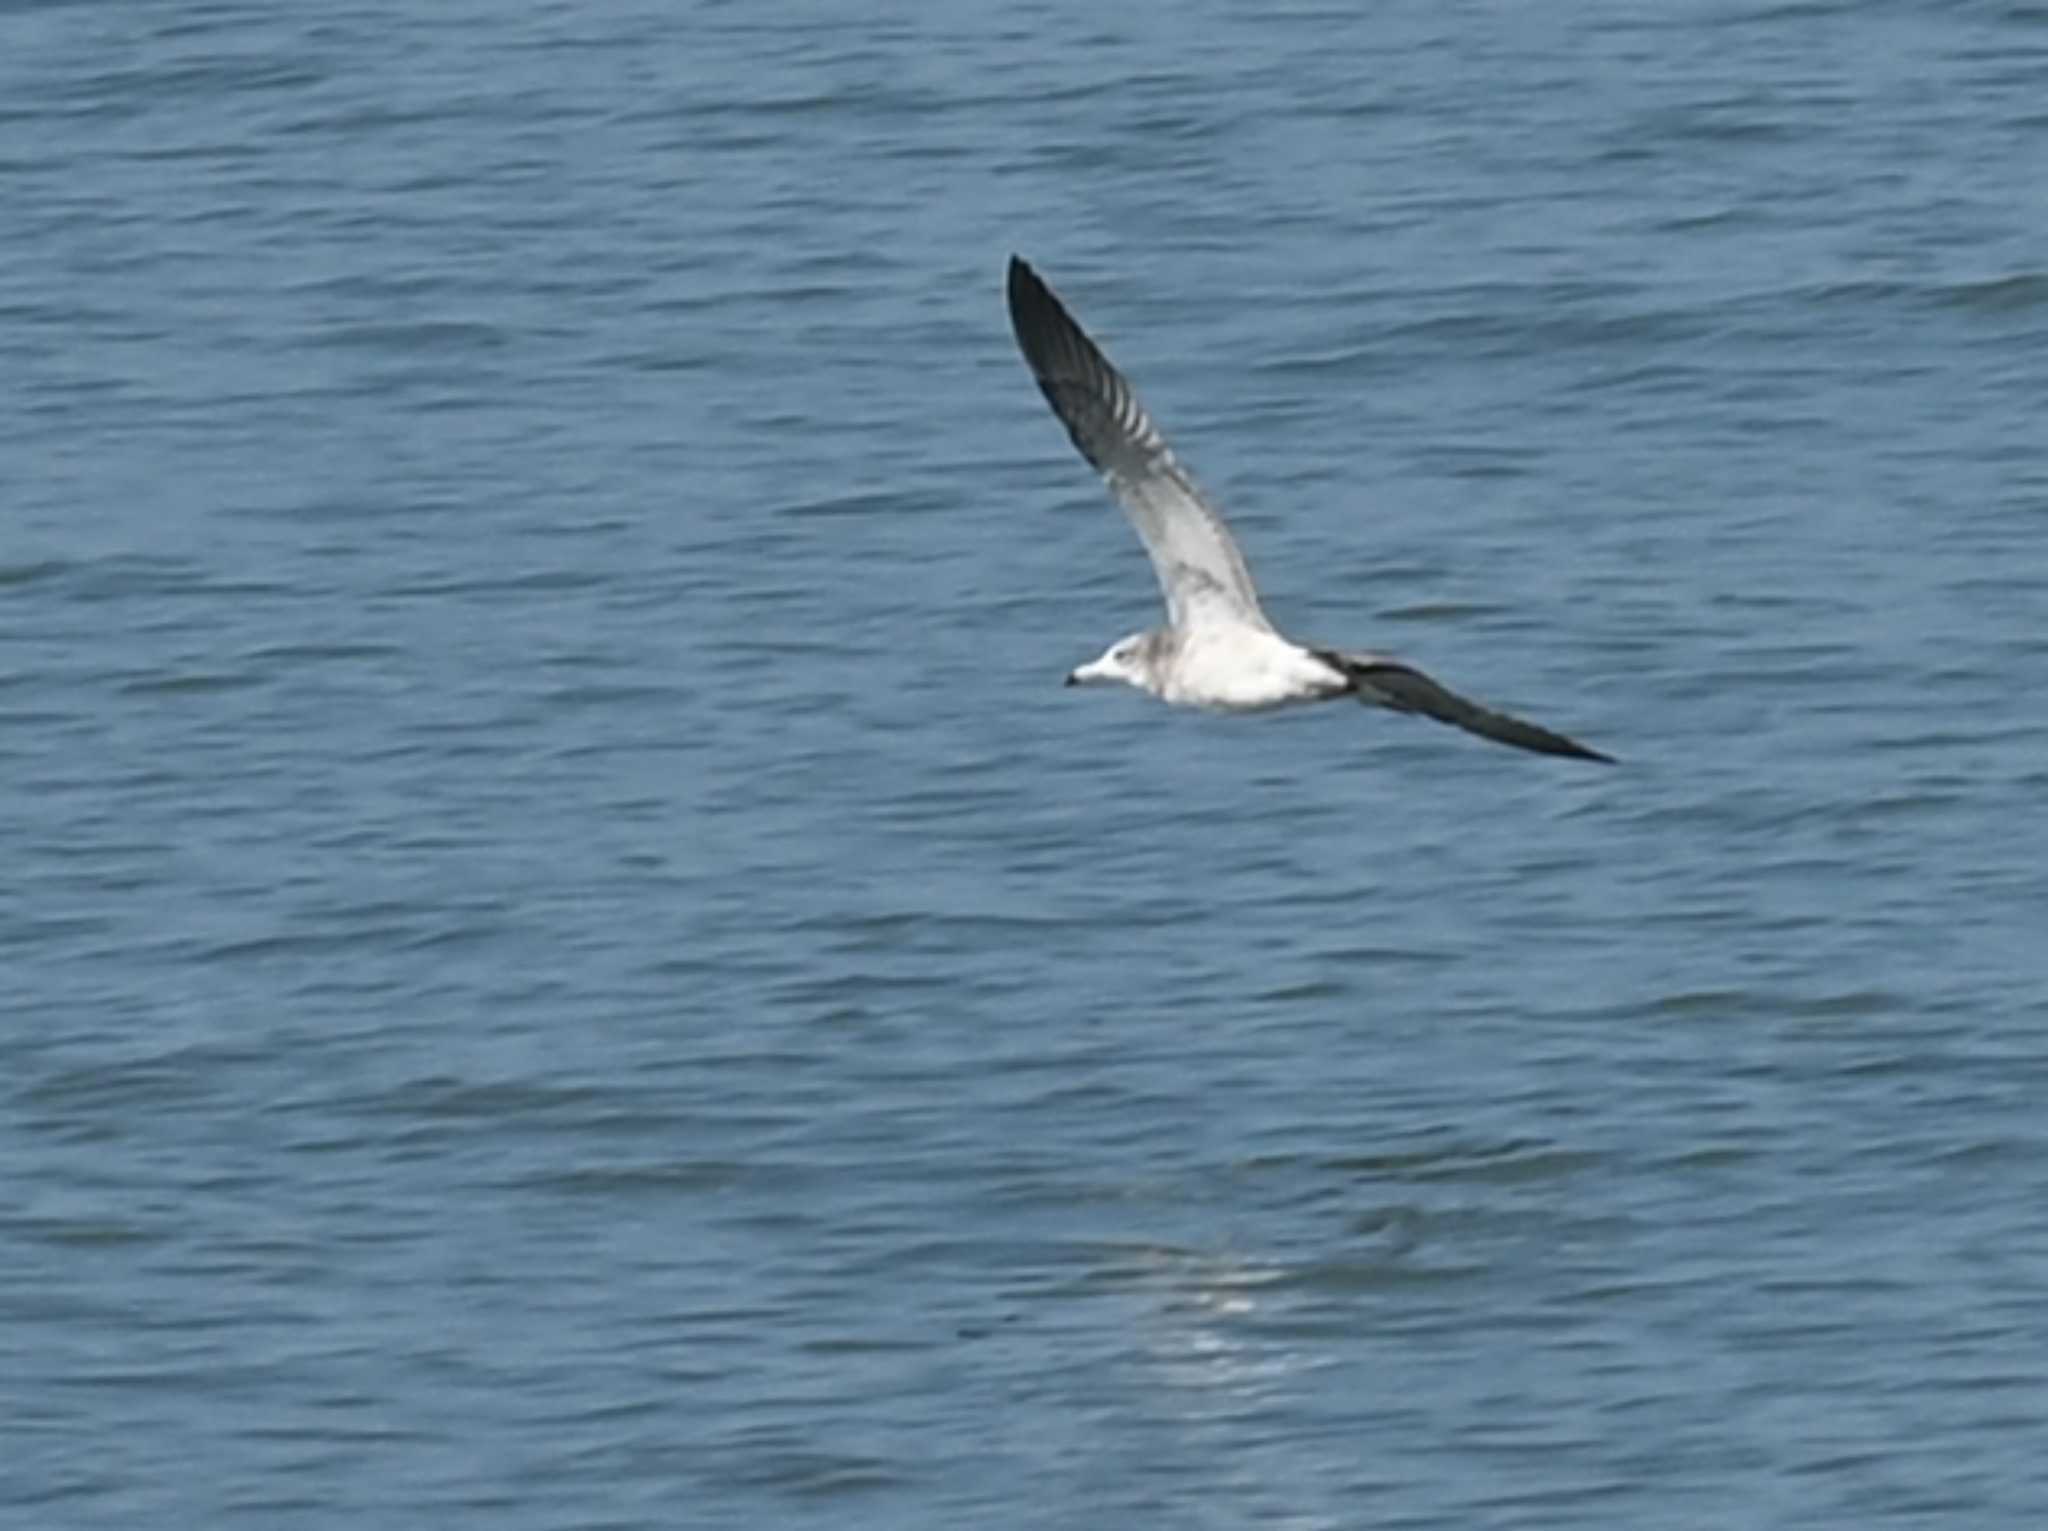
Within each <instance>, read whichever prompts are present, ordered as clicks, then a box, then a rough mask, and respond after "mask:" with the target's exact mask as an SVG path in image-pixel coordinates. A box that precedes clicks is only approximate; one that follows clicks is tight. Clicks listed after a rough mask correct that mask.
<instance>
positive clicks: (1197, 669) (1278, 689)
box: [1159, 626, 1345, 712]
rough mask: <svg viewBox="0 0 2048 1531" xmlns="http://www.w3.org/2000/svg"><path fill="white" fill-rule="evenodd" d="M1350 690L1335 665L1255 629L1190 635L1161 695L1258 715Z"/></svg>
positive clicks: (1201, 631)
mask: <svg viewBox="0 0 2048 1531" xmlns="http://www.w3.org/2000/svg"><path fill="white" fill-rule="evenodd" d="M1344 686H1345V681H1344V677H1343V676H1342V675H1341V674H1339V673H1338V672H1337V671H1336V670H1335V669H1333V668H1332V667H1331V666H1330V665H1328V664H1325V663H1324V662H1323V661H1322V660H1320V659H1318V658H1316V657H1315V655H1313V654H1311V653H1309V651H1308V650H1307V649H1304V648H1299V647H1297V646H1295V645H1294V644H1292V643H1289V642H1288V641H1287V640H1286V639H1285V638H1282V637H1280V636H1279V635H1278V634H1276V633H1272V632H1261V631H1259V630H1257V629H1254V628H1249V627H1235V626H1232V627H1215V628H1202V629H1197V630H1195V631H1193V632H1190V633H1188V634H1186V635H1185V636H1184V637H1183V638H1182V640H1181V647H1180V652H1179V653H1178V654H1177V655H1176V656H1175V662H1174V664H1173V666H1172V668H1171V669H1170V670H1169V671H1168V673H1167V676H1166V680H1165V684H1164V685H1162V686H1161V687H1160V691H1159V694H1160V696H1162V697H1163V698H1165V699H1166V700H1167V701H1169V702H1174V703H1178V704H1180V705H1182V706H1188V707H1214V708H1218V709H1220V710H1222V711H1225V712H1258V711H1262V710H1264V709H1266V708H1269V707H1286V706H1289V705H1291V704H1293V703H1296V702H1319V701H1322V700H1323V699H1324V698H1326V697H1330V696H1334V695H1336V694H1337V693H1338V692H1340V691H1342V690H1343V689H1344Z"/></svg>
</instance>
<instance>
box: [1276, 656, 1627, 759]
mask: <svg viewBox="0 0 2048 1531" xmlns="http://www.w3.org/2000/svg"><path fill="white" fill-rule="evenodd" d="M1316 652H1317V653H1318V654H1319V655H1320V656H1321V657H1323V658H1325V659H1328V660H1329V661H1331V662H1332V663H1334V664H1335V665H1337V667H1338V668H1339V669H1341V670H1343V671H1344V673H1345V674H1346V675H1347V676H1348V677H1350V680H1351V685H1352V690H1353V691H1354V693H1355V694H1356V695H1357V697H1358V699H1359V700H1360V701H1363V702H1371V703H1373V704H1375V705H1377V706H1380V707H1391V708H1393V709H1394V710H1395V711H1396V712H1415V713H1420V714H1421V715H1422V716H1424V717H1426V718H1435V719H1436V720H1437V722H1439V723H1449V724H1451V725H1453V726H1454V727H1457V728H1462V729H1464V730H1465V731H1466V732H1467V733H1474V734H1477V735H1479V737H1480V738H1482V739H1492V740H1494V741H1495V742H1496V743H1499V744H1511V745H1513V746H1514V747H1515V748H1516V749H1520V750H1534V751H1535V752H1536V753H1537V754H1539V755H1569V756H1571V757H1572V758H1573V759H1576V760H1598V761H1602V762H1604V763H1606V764H1608V765H1612V764H1614V757H1613V756H1612V755H1603V754H1601V753H1600V752H1599V751H1598V750H1595V749H1588V748H1587V747H1586V746H1585V745H1583V744H1581V743H1579V742H1578V740H1576V739H1567V738H1566V737H1565V736H1564V735H1563V734H1559V733H1553V732H1551V730H1549V729H1547V728H1542V727H1539V726H1538V725H1536V724H1534V723H1525V722H1523V721H1522V720H1521V719H1520V718H1511V717H1509V716H1508V715H1507V714H1506V713H1504V712H1495V711H1494V710H1493V709H1492V708H1491V707H1482V706H1480V705H1479V703H1477V702H1475V701H1472V700H1471V699H1470V698H1468V697H1462V696H1459V695H1458V693H1457V692H1455V691H1452V690H1451V689H1450V688H1449V687H1447V686H1442V685H1439V684H1438V683H1437V682H1435V681H1433V680H1431V679H1430V678H1429V677H1428V676H1427V675H1424V674H1423V673H1422V672H1421V671H1420V670H1418V669H1416V668H1415V667H1414V666H1413V665H1408V664H1403V663H1402V662H1401V661H1400V660H1398V659H1388V658H1385V657H1384V656H1382V655H1378V654H1345V653H1340V652H1337V651H1335V650H1320V649H1319V650H1316Z"/></svg>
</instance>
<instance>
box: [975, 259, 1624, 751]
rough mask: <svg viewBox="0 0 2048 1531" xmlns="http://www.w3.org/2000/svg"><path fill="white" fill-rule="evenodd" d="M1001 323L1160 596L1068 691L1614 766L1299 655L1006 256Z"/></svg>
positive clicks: (1144, 435)
mask: <svg viewBox="0 0 2048 1531" xmlns="http://www.w3.org/2000/svg"><path fill="white" fill-rule="evenodd" d="M1010 322H1011V324H1012V325H1013V326H1014V327H1015V329H1016V331H1017V344H1018V345H1019V346H1021V347H1022V348H1023V351H1024V359H1025V360H1026V361H1027V362H1029V363H1030V364H1031V373H1032V376H1033V377H1035V378H1037V379H1038V386H1039V389H1040V390H1041V391H1042V392H1043V393H1044V394H1045V397H1046V401H1047V402H1048V403H1050V404H1051V405H1052V410H1053V413H1054V414H1056V415H1058V416H1059V417H1060V423H1061V424H1062V425H1064V426H1065V427H1066V428H1067V434H1068V435H1069V436H1071V437H1073V439H1074V445H1075V446H1077V447H1079V448H1080V450H1081V455H1082V456H1083V457H1085V458H1087V459H1088V461H1089V462H1090V463H1092V464H1093V465H1094V466H1095V468H1096V470H1097V471H1098V472H1100V473H1101V474H1102V476H1103V478H1104V479H1106V480H1107V481H1108V483H1109V488H1110V492H1111V493H1112V494H1114V495H1115V496H1116V498H1117V499H1118V501H1120V502H1121V503H1122V505H1123V507H1124V510H1125V511H1126V512H1127V513H1128V514H1129V516H1130V518H1131V524H1132V525H1133V526H1135V527H1136V528H1137V531H1138V537H1139V540H1140V541H1142V542H1143V543H1144V544H1145V552H1146V553H1147V554H1148V555H1149V556H1150V558H1151V560H1152V568H1153V570H1154V572H1155V573H1157V575H1158V576H1159V586H1160V589H1161V590H1162V591H1163V592H1164V594H1165V596H1166V618H1167V626H1165V627H1163V628H1160V629H1157V630H1156V631H1153V632H1146V633H1133V634H1132V635H1131V636H1130V637H1128V638H1119V639H1118V640H1117V641H1116V642H1115V643H1113V644H1111V645H1110V646H1109V649H1108V650H1107V652H1105V653H1104V654H1103V656H1102V657H1101V658H1100V659H1098V660H1096V661H1095V662H1094V663H1093V664H1085V665H1082V666H1081V668H1080V669H1078V670H1075V671H1074V672H1073V673H1072V674H1070V675H1069V676H1068V677H1067V684H1068V685H1070V686H1079V685H1086V684H1090V683H1092V682H1102V681H1120V682H1122V683H1123V684H1124V685H1127V686H1136V687H1137V688H1138V689H1139V690H1140V691H1149V692H1151V693H1152V695H1154V696H1156V697H1159V698H1161V699H1163V700H1165V701H1168V702H1173V703H1177V704H1180V705H1183V706H1191V707H1209V708H1215V709H1218V710H1220V711H1225V712H1256V711H1262V710H1264V709H1266V708H1271V707H1286V706H1290V705H1293V704H1295V703H1298V702H1324V701H1332V700H1335V699H1336V698H1339V697H1353V698H1356V699H1357V700H1358V701H1361V702H1364V703H1366V704H1367V705H1368V706H1373V707H1389V708H1392V709H1393V710H1394V711H1396V712H1416V713H1421V714H1422V715H1423V716H1424V717H1429V718H1435V719H1436V720H1437V721H1438V722H1439V723H1451V724H1455V725H1456V726H1457V727H1459V728H1462V729H1465V730H1467V731H1468V732H1470V733H1475V734H1478V735H1479V736H1480V737H1481V738H1482V739H1492V740H1494V741H1496V742H1497V743H1500V744H1511V745H1513V746H1515V748H1517V749H1524V750H1534V751H1536V752H1537V753H1538V754H1541V755H1570V756H1574V757H1576V758H1577V759H1580V760H1601V761H1608V762H1610V763H1611V762H1612V759H1613V757H1612V756H1609V755H1603V754H1601V753H1600V752H1599V751H1598V750H1593V749H1588V748H1587V747H1586V746H1585V745H1583V744H1580V743H1578V742H1576V741H1575V740H1572V739H1567V738H1566V737H1565V736H1564V735H1563V734H1557V733H1552V732H1551V731H1550V730H1549V729H1547V728H1539V727H1538V726H1537V725H1535V724H1534V723H1524V722H1523V721H1522V720H1521V719H1519V718H1511V717H1509V716H1508V715H1507V714H1506V713H1502V712H1495V711H1493V710H1492V709H1491V708H1489V707H1482V706H1480V705H1479V704H1478V703H1477V702H1473V701H1468V700H1466V699H1465V698H1464V697H1462V696H1459V695H1458V694H1457V693H1456V692H1454V691H1450V690H1447V689H1446V688H1445V687H1443V686H1440V685H1438V684H1437V683H1436V682H1435V681H1433V680H1431V679H1430V678H1429V677H1428V676H1427V675H1424V674H1423V673H1422V672H1421V671H1420V670H1418V669H1416V668H1415V667H1414V666H1413V665H1409V664H1404V663H1402V662H1401V661H1400V660H1398V659H1393V658H1390V657H1388V656H1387V655H1385V654H1368V653H1361V652H1357V651H1354V650H1349V649H1326V648H1309V647H1304V646H1303V645H1301V644H1298V643H1294V642H1292V641H1290V640H1289V639H1287V638H1284V637H1282V636H1281V635H1280V633H1279V632H1278V631H1277V630H1275V628H1274V626H1273V624H1272V623H1271V622H1270V621H1268V620H1267V618H1266V613H1265V612H1264V611H1263V610H1261V609H1260V606H1259V593H1258V591H1257V590H1256V589H1254V588H1253V586H1252V576H1251V570H1250V569H1249V568H1248V567H1247V566H1246V564H1245V561H1244V554H1243V553H1241V552H1239V551H1238V546H1237V542H1236V539H1234V538H1233V537H1232V536H1231V535H1230V529H1229V528H1228V527H1226V526H1225V525H1224V524H1223V518H1222V517H1221V516H1220V515H1218V514H1217V512H1216V509H1215V507H1214V506H1212V505H1211V504H1210V503H1209V501H1208V499H1207V498H1206V497H1204V495H1203V494H1202V491H1201V489H1200V488H1199V487H1198V486H1197V485H1196V483H1195V481H1194V479H1193V478H1191V477H1190V476H1189V475H1188V472H1187V470H1186V469H1185V468H1183V467H1182V466H1181V465H1180V461H1179V460H1178V459H1177V458H1176V457H1175V456H1174V455H1173V450H1172V449H1171V448H1170V447H1168V446H1167V444H1166V438H1165V437H1164V436H1162V435H1161V434H1160V432H1159V427H1158V426H1156V425H1154V424H1153V423H1152V418H1151V416H1149V415H1147V414H1146V413H1145V407H1144V406H1143V405H1142V404H1140V403H1139V402H1138V395H1137V393H1136V392H1135V391H1134V390H1133V389H1132V387H1131V385H1130V384H1129V383H1128V382H1126V381H1125V380H1124V376H1123V374H1122V373H1120V372H1118V371H1117V370H1116V368H1115V367H1114V366H1112V365H1111V364H1110V360H1109V358H1108V357H1106V356H1104V355H1103V354H1102V352H1101V350H1100V349H1099V348H1098V347H1097V346H1096V344H1095V342H1094V341H1092V340H1090V339H1089V338H1088V337H1087V335H1086V334H1084V333H1083V332H1082V330H1081V326H1080V325H1078V324H1076V323H1075V322H1074V320H1073V318H1072V316H1071V315H1069V314H1068V313H1067V311H1066V309H1065V308H1064V307H1062V306H1061V304H1060V300H1059V299H1058V298H1056V297H1054V296H1053V292H1052V289H1051V288H1049V287H1047V286H1046V285H1045V283H1044V282H1042V281H1040V280H1039V277H1038V273H1037V272H1035V271H1033V270H1032V269H1031V268H1030V267H1029V266H1027V265H1026V264H1025V263H1024V262H1023V261H1021V260H1019V259H1018V258H1017V257H1016V256H1014V255H1013V256H1011V257H1010Z"/></svg>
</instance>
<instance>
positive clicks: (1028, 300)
mask: <svg viewBox="0 0 2048 1531" xmlns="http://www.w3.org/2000/svg"><path fill="white" fill-rule="evenodd" d="M1009 296H1010V323H1011V325H1012V326H1013V327H1014V328H1015V329H1016V332H1017V344H1018V345H1019V346H1020V347H1021V348H1022V349H1023V352H1024V359H1025V360H1026V361H1027V362H1029V363H1030V364H1031V375H1032V376H1033V377H1035V378H1037V379H1038V386H1039V389H1040V391H1042V392H1043V393H1044V394H1045V397H1046V402H1047V403H1049V404H1051V405H1052V410H1053V413H1054V414H1056V415H1058V416H1059V417H1060V423H1061V424H1062V425H1064V426H1066V428H1067V434H1068V435H1069V436H1071V437H1073V439H1074V445H1075V446H1076V447H1078V448H1080V450H1081V455H1082V456H1083V457H1085V458H1087V459H1088V461H1089V462H1090V463H1092V464H1094V466H1095V468H1096V470H1097V471H1098V472H1100V473H1101V474H1102V476H1103V477H1104V478H1105V479H1107V480H1108V481H1109V487H1110V490H1111V491H1112V492H1113V493H1114V494H1115V495H1116V497H1117V500H1118V501H1119V502H1120V503H1121V504H1122V505H1123V507H1124V510H1125V511H1126V513H1128V514H1129V516H1130V518H1131V524H1132V525H1133V526H1135V527H1136V528H1137V530H1138V537H1139V540H1140V541H1142V542H1143V543H1144V544H1145V552H1146V553H1147V554H1148V555H1149V556H1150V557H1151V559H1152V567H1153V570H1154V571H1155V572H1156V573H1157V574H1158V576H1159V588H1160V589H1161V591H1163V592H1164V593H1165V596H1166V614H1167V619H1168V620H1169V621H1170V622H1171V623H1172V624H1173V625H1174V627H1176V628H1180V629H1186V628H1188V627H1191V626H1196V625H1200V624H1206V623H1212V622H1236V623H1239V624H1242V625H1245V626H1249V627H1256V628H1259V629H1262V630H1263V631H1266V632H1271V631H1272V630H1273V628H1272V624H1271V623H1270V622H1268V621H1267V620H1266V614H1265V612H1264V611H1262V610H1261V609H1260V608H1259V593H1258V591H1257V590H1256V589H1254V588H1253V587H1252V576H1251V571H1250V569H1248V568H1246V567H1245V561H1244V554H1243V553H1241V552H1239V551H1238V546H1237V543H1236V541H1235V539H1233V538H1232V537H1231V535H1230V529H1229V528H1228V527H1227V526H1225V525H1224V524H1223V518H1222V517H1221V516H1220V515H1218V514H1217V513H1216V510H1215V507H1213V506H1212V505H1210V503H1209V502H1208V500H1207V499H1205V498H1204V497H1203V495H1202V491H1201V489H1200V488H1198V487H1197V486H1196V484H1195V481H1194V480H1193V479H1192V478H1190V477H1189V476H1188V473H1187V470H1186V469H1185V468H1183V467H1182V466H1181V465H1180V463H1179V461H1178V460H1176V459H1175V457H1174V455H1173V450H1172V448H1170V447H1169V446H1167V444H1166V438H1165V437H1164V436H1162V435H1161V434H1160V433H1159V427H1158V426H1156V425H1154V424H1153V423H1152V418H1151V416H1149V415H1147V414H1146V413H1145V407H1144V406H1143V405H1142V404H1140V403H1139V402H1138V395H1137V393H1136V392H1135V391H1134V390H1133V389H1132V387H1131V385H1130V384H1129V383H1128V382H1127V381H1126V380H1125V379H1124V376H1123V374H1122V373H1120V372H1118V371H1117V370H1116V368H1115V367H1114V366H1112V365H1111V364H1110V360H1109V358H1108V357H1106V356H1104V355H1103V354H1102V351H1101V349H1100V348H1099V347H1098V346H1097V345H1096V344H1095V342H1094V341H1092V340H1090V339H1089V338H1088V336H1087V335H1086V334H1085V333H1083V331H1082V329H1081V326H1080V325H1078V324H1076V323H1075V322H1074V320H1073V317H1072V316H1071V315H1070V314H1068V312H1067V311H1066V309H1065V308H1064V307H1062V306H1061V304H1060V300H1059V299H1058V298H1056V297H1054V296H1053V292H1052V289H1051V288H1049V287H1047V286H1046V285H1045V283H1044V282H1042V281H1040V280H1039V278H1038V273H1037V272H1035V271H1033V270H1032V269H1031V268H1030V267H1029V266H1027V265H1026V264H1025V263H1024V262H1023V261H1021V260H1019V259H1017V257H1016V256H1014V255H1013V256H1011V257H1010V286H1009Z"/></svg>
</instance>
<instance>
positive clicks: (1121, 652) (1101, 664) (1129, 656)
mask: <svg viewBox="0 0 2048 1531" xmlns="http://www.w3.org/2000/svg"><path fill="white" fill-rule="evenodd" d="M1164 636H1166V635H1165V634H1163V633H1132V634H1131V635H1130V637H1128V638H1119V639H1117V640H1116V642H1114V643H1112V644H1111V645H1110V646H1109V647H1108V648H1106V649H1104V650H1103V651H1102V657H1101V658H1100V659H1098V660H1096V661H1094V662H1093V663H1092V664H1084V665H1082V666H1081V668H1080V669H1078V670H1074V671H1072V672H1070V673H1069V674H1068V676H1067V684H1068V685H1070V686H1099V685H1104V684H1107V683H1110V682H1115V683H1117V684H1119V685H1124V686H1136V687H1137V688H1138V689H1139V690H1140V691H1150V690H1151V689H1152V688H1153V680H1152V671H1153V664H1154V659H1155V656H1156V652H1157V650H1158V648H1159V641H1158V640H1159V639H1161V638H1163V637H1164Z"/></svg>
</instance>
